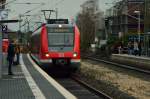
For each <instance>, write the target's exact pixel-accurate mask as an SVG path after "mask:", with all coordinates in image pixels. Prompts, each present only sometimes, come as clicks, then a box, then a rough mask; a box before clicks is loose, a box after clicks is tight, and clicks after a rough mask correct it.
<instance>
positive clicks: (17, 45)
mask: <svg viewBox="0 0 150 99" xmlns="http://www.w3.org/2000/svg"><path fill="white" fill-rule="evenodd" d="M15 54H16V56H17V60H16V65H19V64H20V62H19V61H20V46H19V44H16V46H15Z"/></svg>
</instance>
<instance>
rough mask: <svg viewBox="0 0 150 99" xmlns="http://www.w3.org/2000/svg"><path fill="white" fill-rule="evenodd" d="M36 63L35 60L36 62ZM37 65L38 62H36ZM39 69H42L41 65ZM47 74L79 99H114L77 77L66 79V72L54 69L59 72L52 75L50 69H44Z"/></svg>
mask: <svg viewBox="0 0 150 99" xmlns="http://www.w3.org/2000/svg"><path fill="white" fill-rule="evenodd" d="M34 61H35V60H34ZM36 64H37V62H36ZM37 65H38V66H39V67H41V68H42V66H40V65H39V64H37ZM42 69H43V70H44V71H45V72H46V73H47V74H49V75H50V76H52V77H53V78H54V79H55V80H56V81H57V82H58V83H60V84H61V85H62V86H63V87H64V88H66V89H67V90H68V91H70V92H71V93H72V94H73V95H75V96H76V97H77V98H78V99H112V98H111V97H109V96H108V95H106V94H104V93H103V92H101V91H98V90H96V89H95V88H93V87H91V86H90V85H88V84H86V83H85V82H83V81H81V80H80V79H79V78H78V76H77V75H72V74H71V75H72V76H69V77H68V75H67V77H66V71H65V70H63V69H61V71H60V69H59V71H58V69H56V68H55V69H54V71H58V72H57V73H58V74H56V75H53V74H54V73H51V72H50V71H49V70H50V68H48V67H47V68H42ZM62 74H63V75H62Z"/></svg>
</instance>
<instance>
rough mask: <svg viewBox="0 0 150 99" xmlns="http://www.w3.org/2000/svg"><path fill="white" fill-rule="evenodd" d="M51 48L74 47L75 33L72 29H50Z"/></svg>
mask: <svg viewBox="0 0 150 99" xmlns="http://www.w3.org/2000/svg"><path fill="white" fill-rule="evenodd" d="M48 41H49V42H48V43H49V46H64V47H67V46H73V45H74V44H73V42H74V33H73V29H72V28H61V29H60V28H49V29H48Z"/></svg>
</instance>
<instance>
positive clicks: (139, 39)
mask: <svg viewBox="0 0 150 99" xmlns="http://www.w3.org/2000/svg"><path fill="white" fill-rule="evenodd" d="M134 13H136V14H138V41H139V42H140V41H141V33H140V32H141V26H140V25H141V23H140V22H141V17H140V16H141V12H140V11H134Z"/></svg>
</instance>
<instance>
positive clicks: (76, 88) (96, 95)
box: [56, 76, 112, 99]
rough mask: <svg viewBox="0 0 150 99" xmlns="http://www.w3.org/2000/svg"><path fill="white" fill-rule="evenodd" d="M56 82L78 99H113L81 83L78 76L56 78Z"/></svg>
mask: <svg viewBox="0 0 150 99" xmlns="http://www.w3.org/2000/svg"><path fill="white" fill-rule="evenodd" d="M56 81H57V82H58V83H60V84H61V85H62V86H63V87H65V88H66V89H67V90H69V91H70V92H71V93H72V94H73V95H75V96H76V97H77V98H78V99H112V98H111V97H109V96H108V95H106V94H104V93H102V92H101V91H98V90H96V89H95V88H92V87H91V86H89V85H88V84H86V83H85V82H83V81H81V80H80V79H78V77H77V76H72V77H71V78H56Z"/></svg>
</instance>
